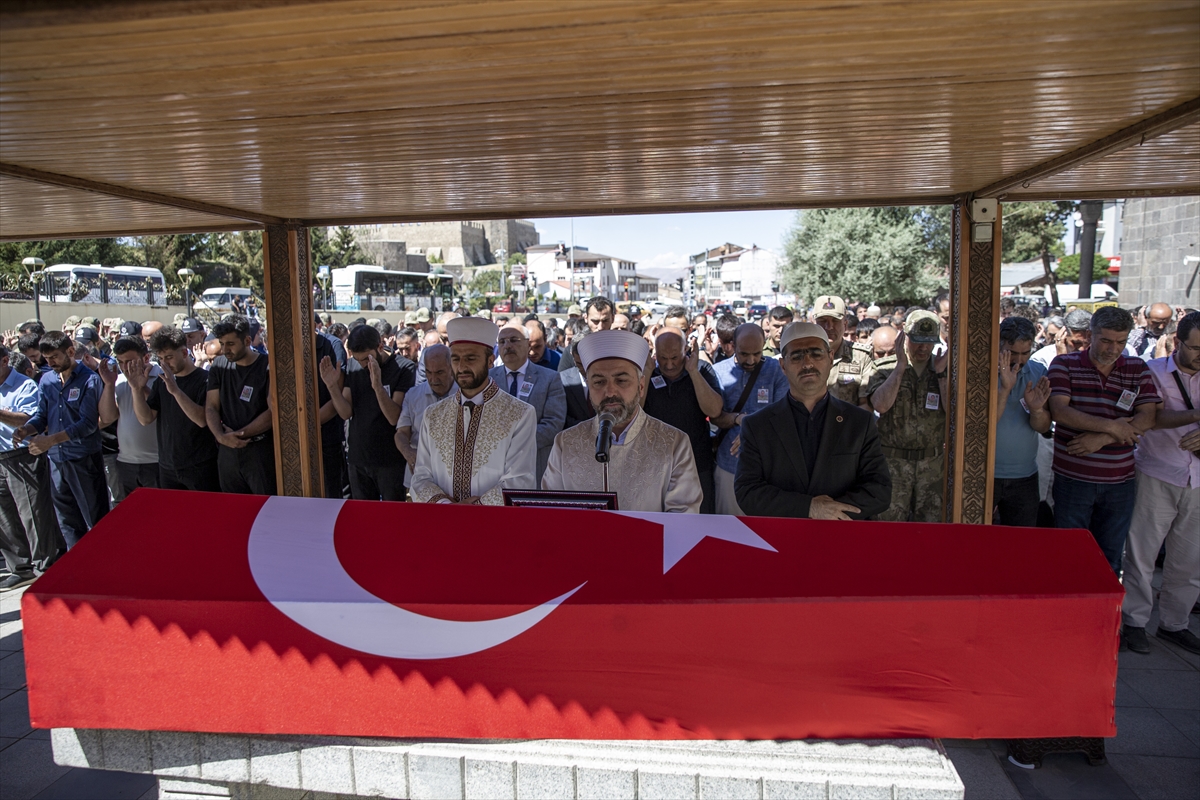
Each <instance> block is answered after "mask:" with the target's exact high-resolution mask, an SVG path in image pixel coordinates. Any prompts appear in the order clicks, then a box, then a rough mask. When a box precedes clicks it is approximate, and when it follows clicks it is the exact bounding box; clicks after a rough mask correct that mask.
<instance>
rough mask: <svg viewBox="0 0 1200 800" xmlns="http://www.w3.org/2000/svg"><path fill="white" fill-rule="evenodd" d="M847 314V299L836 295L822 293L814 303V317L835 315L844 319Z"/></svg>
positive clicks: (836, 317) (835, 317)
mask: <svg viewBox="0 0 1200 800" xmlns="http://www.w3.org/2000/svg"><path fill="white" fill-rule="evenodd" d="M845 316H846V301H845V300H843V299H842V298H840V297H835V296H834V295H829V294H827V295H822V296H821V297H818V298H817V302H816V303H814V304H813V318H814V319H815V318H818V317H833V318H834V319H842V318H844V317H845Z"/></svg>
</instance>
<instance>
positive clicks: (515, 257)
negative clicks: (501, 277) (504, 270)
mask: <svg viewBox="0 0 1200 800" xmlns="http://www.w3.org/2000/svg"><path fill="white" fill-rule="evenodd" d="M525 263H528V262H526V261H525V254H524V253H513V254H512V255H510V256H509V257H508V258H506V259H504V265H505V266H508V267H511V266H512V265H513V264H525Z"/></svg>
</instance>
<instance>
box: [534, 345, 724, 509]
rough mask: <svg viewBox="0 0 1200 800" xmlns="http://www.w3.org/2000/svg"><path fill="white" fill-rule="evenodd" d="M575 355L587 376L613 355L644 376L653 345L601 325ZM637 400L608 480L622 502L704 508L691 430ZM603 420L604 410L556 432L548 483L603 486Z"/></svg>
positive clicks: (615, 446) (582, 488)
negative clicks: (599, 453) (599, 457)
mask: <svg viewBox="0 0 1200 800" xmlns="http://www.w3.org/2000/svg"><path fill="white" fill-rule="evenodd" d="M576 355H577V357H578V358H579V360H580V365H581V367H582V369H583V373H584V376H585V378H586V376H587V373H588V368H589V367H591V366H592V365H593V364H595V363H596V362H598V361H603V360H605V359H612V358H620V359H624V360H626V361H628V362H630V363H631V364H633V366H634V367H635V368H636V371H637V375H638V376H639V378H642V377H644V376H643V372H644V370H645V368H646V363H647V361H648V359H649V356H650V346H649V345H648V344H646V341H645V340H644V339H642V338H641V337H640V336H638V335H636V334H634V333H630V332H628V331H596V332H595V333H592V334H589V335H588V336H586V337H585V338H583V339H581V340H580V342H579V344H578V345H577V346H576ZM586 388H587V384H586V380H585V390H586ZM594 402H596V399H595V398H593V403H594ZM634 405H635V408H634V409H633V418H632V420H631V421H630V422H629V423H628V425H627V426H626V427H625V429H624V430H623V431H622V432H621V433H620V435H619V436H618V437H616V438H615V440H614V441H613V443H612V446H611V447H610V449H609V472H608V486H609V491H612V492H616V494H617V506H618V508H620V509H621V510H622V511H675V512H681V513H691V514H696V513H699V511H700V501H701V499H702V498H703V490H702V489H701V487H700V478H699V476H698V475H697V473H696V460H695V458H694V456H693V455H692V445H691V442H690V441H689V440H688V437H687V435H686V434H685V433H683V431H680V430H678V429H677V428H673V427H671V426H670V425H667V424H666V423H665V422H661V421H659V420H657V419H655V418H654V417H651V416H649V415H648V414H646V413H645V412H644V411H642V409H641V397H640V395H639V397H638V399H637V401H635V404H634ZM599 426H600V423H599V416H596V417H592V418H591V419H589V420H586V421H584V422H581V423H580V424H578V425H576V426H575V427H573V428H568V429H566V430H564V431H563V432H562V433H560V434H558V435H557V436H556V437H555V438H554V448H553V450H551V451H550V461H549V463H548V464H547V465H546V474H545V475H544V476H543V478H542V488H543V489H549V490H557V491H568V492H602V491H604V465H603V464H601V463H600V462H598V461H596V438H597V436H598V435H599V432H600V427H599Z"/></svg>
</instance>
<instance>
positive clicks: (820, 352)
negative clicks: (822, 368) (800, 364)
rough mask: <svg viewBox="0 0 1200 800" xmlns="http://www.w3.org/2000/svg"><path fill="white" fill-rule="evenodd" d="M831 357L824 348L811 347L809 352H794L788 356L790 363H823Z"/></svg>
mask: <svg viewBox="0 0 1200 800" xmlns="http://www.w3.org/2000/svg"><path fill="white" fill-rule="evenodd" d="M828 355H829V351H828V350H826V349H825V348H823V347H810V348H808V349H807V350H792V351H791V352H789V353H788V354H787V358H788V361H821V360H822V359H824V358H825V357H826V356H828Z"/></svg>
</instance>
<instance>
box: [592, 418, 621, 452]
mask: <svg viewBox="0 0 1200 800" xmlns="http://www.w3.org/2000/svg"><path fill="white" fill-rule="evenodd" d="M597 419H599V421H600V433H599V434H597V436H596V460H597V461H599V462H600V463H601V464H607V463H608V448H609V446H610V445H611V444H612V438H613V435H612V429H613V425H615V424H616V422H617V418H616V417H614V416H613V415H612V412H611V411H602V412H601V413H600V416H599V417H598V418H597Z"/></svg>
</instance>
